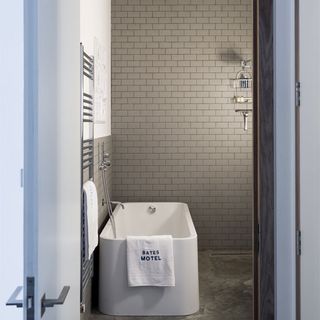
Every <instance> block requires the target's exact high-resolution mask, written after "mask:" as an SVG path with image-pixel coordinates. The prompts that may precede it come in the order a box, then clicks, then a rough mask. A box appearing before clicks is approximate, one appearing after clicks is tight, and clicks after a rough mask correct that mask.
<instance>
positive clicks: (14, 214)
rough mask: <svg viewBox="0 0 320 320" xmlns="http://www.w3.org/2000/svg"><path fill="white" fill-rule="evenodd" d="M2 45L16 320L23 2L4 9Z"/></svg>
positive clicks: (1, 264) (3, 290) (5, 227)
mask: <svg viewBox="0 0 320 320" xmlns="http://www.w3.org/2000/svg"><path fill="white" fill-rule="evenodd" d="M9 30H10V31H9ZM0 43H1V50H0V61H1V77H0V110H1V125H0V144H1V156H0V275H1V285H0V319H10V320H16V319H22V309H17V308H16V307H6V306H5V303H6V301H7V299H8V298H9V296H10V295H11V293H12V292H13V291H14V289H15V288H16V287H17V286H19V285H23V189H22V188H21V186H20V169H21V168H22V167H23V76H24V72H23V1H22V0H11V1H6V3H5V4H4V5H3V6H2V8H1V10H0ZM20 298H22V297H20Z"/></svg>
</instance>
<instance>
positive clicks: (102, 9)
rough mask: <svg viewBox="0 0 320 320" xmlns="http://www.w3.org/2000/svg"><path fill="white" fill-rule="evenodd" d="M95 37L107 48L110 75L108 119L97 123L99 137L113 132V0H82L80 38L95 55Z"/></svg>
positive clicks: (96, 135) (88, 51)
mask: <svg viewBox="0 0 320 320" xmlns="http://www.w3.org/2000/svg"><path fill="white" fill-rule="evenodd" d="M95 38H96V39H97V40H98V42H99V43H100V45H102V46H103V47H105V49H106V52H107V61H106V64H107V75H108V102H107V103H106V106H105V107H106V109H107V112H106V113H107V119H106V122H105V123H103V124H100V123H96V124H95V138H99V137H103V136H107V135H110V134H111V0H94V1H93V0H80V40H81V42H82V43H83V45H84V47H85V50H86V52H87V53H89V54H90V55H94V41H95Z"/></svg>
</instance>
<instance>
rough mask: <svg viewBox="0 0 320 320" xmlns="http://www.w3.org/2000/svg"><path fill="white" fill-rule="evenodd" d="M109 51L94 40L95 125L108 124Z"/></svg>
mask: <svg viewBox="0 0 320 320" xmlns="http://www.w3.org/2000/svg"><path fill="white" fill-rule="evenodd" d="M106 61H107V50H106V48H105V47H103V46H102V45H101V44H100V42H99V41H98V39H97V38H95V39H94V66H95V70H94V104H95V106H94V107H95V115H94V116H95V123H106V121H107V112H106V106H107V103H108V77H107V64H106Z"/></svg>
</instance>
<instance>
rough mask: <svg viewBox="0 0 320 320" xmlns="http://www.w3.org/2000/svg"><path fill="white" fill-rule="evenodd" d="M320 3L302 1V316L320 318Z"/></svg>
mask: <svg viewBox="0 0 320 320" xmlns="http://www.w3.org/2000/svg"><path fill="white" fill-rule="evenodd" d="M319 30H320V2H319V1H318V0H301V1H300V78H301V108H300V114H301V123H300V130H301V131H300V134H301V144H300V148H301V149H300V150H301V152H300V158H301V187H300V188H301V231H302V256H301V313H302V315H301V318H302V319H306V320H318V319H319V317H320V298H319V292H320V232H319V228H320V101H319V93H320V80H319V75H320V32H319Z"/></svg>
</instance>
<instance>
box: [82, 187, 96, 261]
mask: <svg viewBox="0 0 320 320" xmlns="http://www.w3.org/2000/svg"><path fill="white" fill-rule="evenodd" d="M83 200H84V201H83V210H84V217H85V239H86V241H85V258H86V260H89V259H90V257H91V255H92V253H93V251H94V249H95V248H96V246H97V245H98V240H99V237H98V196H97V189H96V186H95V184H94V183H93V182H92V181H87V182H86V183H84V185H83Z"/></svg>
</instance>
